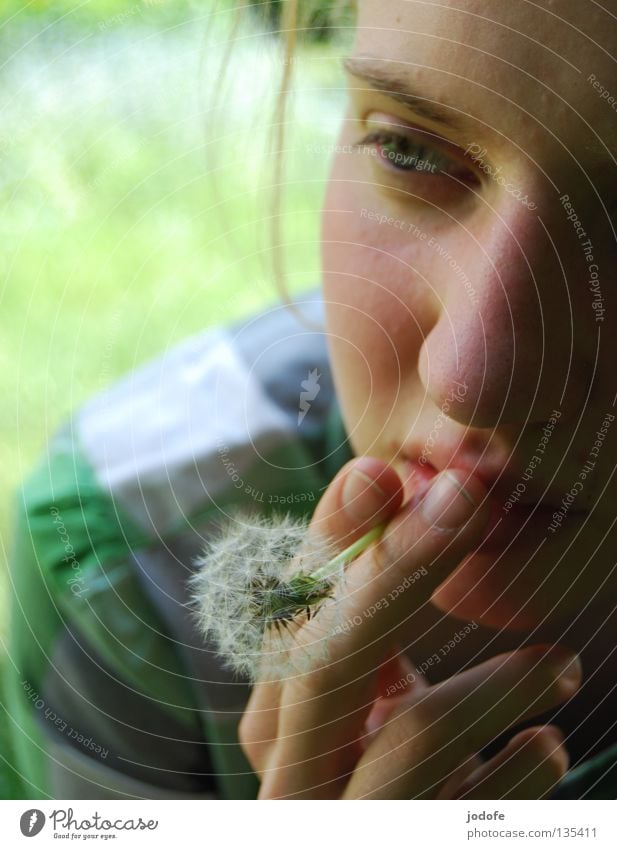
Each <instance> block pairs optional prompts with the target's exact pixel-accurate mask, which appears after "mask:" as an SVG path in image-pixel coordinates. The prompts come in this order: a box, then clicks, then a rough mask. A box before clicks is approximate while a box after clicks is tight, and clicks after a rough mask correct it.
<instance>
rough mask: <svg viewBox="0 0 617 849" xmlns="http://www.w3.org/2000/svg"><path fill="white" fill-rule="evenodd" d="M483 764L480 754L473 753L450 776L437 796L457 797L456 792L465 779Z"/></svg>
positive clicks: (438, 797)
mask: <svg viewBox="0 0 617 849" xmlns="http://www.w3.org/2000/svg"><path fill="white" fill-rule="evenodd" d="M482 765H483V761H482V760H481V758H480V757H479V756H478V755H471V757H469V758H467V760H465V761H463V763H462V764H461V765H460V766H458V767H457V768H456V769H455V770H454V771H453V772H452V773H451V774H450V775H449V776H448V778H447V779H446V781H445V783H444V784H443V786H442V787H441V789H440V790H439V792H438V793H437V795H436V796H435V798H436V799H455V798H456V792H457V790H458V789H459V788H460V787H461V786H462V785H463V783H464V781H465V780H466V779H467V778H469V776H470V775H472V774H473V773H474V772H475V771H476V770H477V769H478V768H479V767H481V766H482Z"/></svg>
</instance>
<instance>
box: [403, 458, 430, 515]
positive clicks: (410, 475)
mask: <svg viewBox="0 0 617 849" xmlns="http://www.w3.org/2000/svg"><path fill="white" fill-rule="evenodd" d="M402 467H403V474H402V476H401V477H402V481H403V484H404V490H403V491H404V498H403V504H407V503H408V502H409V501H411V500H412V499H413V498H415V497H416V496H417V495H418V494H419V493H420V492H421V491H422V490H424V489H425V486H426V484H427V483H428V481H430V480H432V479H433V478H434V477H435V475H437V474H438V472H437V469H436V468H435V467H434V466H432V465H431V464H430V463H419V462H418V461H417V460H409V459H407V458H406V457H403V458H402Z"/></svg>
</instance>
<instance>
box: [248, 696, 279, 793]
mask: <svg viewBox="0 0 617 849" xmlns="http://www.w3.org/2000/svg"><path fill="white" fill-rule="evenodd" d="M280 699H281V683H280V682H279V681H265V682H260V683H257V684H255V685H254V687H253V688H252V690H251V695H250V696H249V699H248V702H247V703H246V707H245V709H244V713H243V714H242V717H241V719H240V723H239V725H238V740H239V742H240V745H241V746H242V750H243V752H244V754H245V755H246V758H247V760H248V762H249V763H250V765H251V767H252V769H253V771H254V772H255V774H256V775H258V776H259V777H260V778H261V776H262V774H263V771H264V769H265V767H266V764H267V762H268V758H269V756H270V752H271V750H272V747H273V746H274V744H275V742H276V737H277V727H278V713H279V703H280Z"/></svg>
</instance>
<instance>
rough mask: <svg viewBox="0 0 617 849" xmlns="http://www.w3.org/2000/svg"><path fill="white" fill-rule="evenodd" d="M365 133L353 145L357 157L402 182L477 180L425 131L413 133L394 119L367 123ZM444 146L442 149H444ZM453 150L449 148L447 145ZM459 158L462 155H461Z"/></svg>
mask: <svg viewBox="0 0 617 849" xmlns="http://www.w3.org/2000/svg"><path fill="white" fill-rule="evenodd" d="M367 125H368V130H369V131H368V133H367V134H366V135H365V136H364V137H363V138H362V139H360V140H359V141H357V142H356V143H355V145H354V148H355V149H356V151H357V152H358V153H365V154H368V155H370V156H372V157H373V158H374V159H375V160H376V161H377V162H378V164H379V165H380V166H381V167H383V168H387V169H388V170H390V171H391V172H394V173H395V174H397V175H398V176H401V177H403V178H405V177H409V178H413V177H414V176H421V175H424V176H428V177H434V178H439V177H442V178H443V177H446V178H447V177H454V178H456V179H457V180H460V181H462V182H465V183H474V184H478V182H479V180H478V178H477V176H476V174H475V173H474V171H472V170H470V168H469V167H468V165H466V164H465V163H463V162H462V161H459V159H458V158H457V156H456V155H455V154H454V153H453V154H452V155H450V154H449V153H447V152H446V151H445V150H444V149H442V147H441V146H440V144H439V143H438V142H436V141H434V140H435V138H436V137H435V135H434V134H433V133H429V132H427V131H426V130H412V129H411V128H406V127H402V126H401V124H398V123H396V119H388V118H386V119H385V120H377V119H373V120H368V121H367ZM447 144H448V143H447V142H443V145H444V146H445V145H447ZM450 147H452V145H450ZM461 157H462V154H461Z"/></svg>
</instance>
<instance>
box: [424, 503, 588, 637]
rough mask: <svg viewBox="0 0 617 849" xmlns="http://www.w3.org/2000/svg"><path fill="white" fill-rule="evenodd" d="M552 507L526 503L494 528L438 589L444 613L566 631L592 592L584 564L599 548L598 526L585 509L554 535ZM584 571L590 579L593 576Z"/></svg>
mask: <svg viewBox="0 0 617 849" xmlns="http://www.w3.org/2000/svg"><path fill="white" fill-rule="evenodd" d="M547 513H550V511H548V510H545V509H543V508H540V509H538V510H535V511H534V512H533V513H530V511H529V510H528V509H521V511H519V513H518V514H510V515H509V516H507V518H505V519H503V520H502V522H501V523H500V525H499V528H498V535H496V536H495V537H494V538H492V537H491V535H490V533H489V535H488V536H487V537H486V538H485V540H484V541H483V542H482V543H481V544H480V545H479V546H478V547H477V548H476V549H475V551H473V552H472V553H471V554H470V555H469V556H468V557H467V558H466V559H465V560H463V562H462V563H461V564H460V566H459V567H458V568H457V569H456V570H455V571H454V572H453V573H452V574H451V575H450V577H449V578H448V579H447V580H446V581H444V582H443V584H441V586H439V587H438V588H437V589H436V590H435V592H434V593H433V596H432V599H431V601H432V603H433V604H434V605H435V606H436V607H437V608H438V609H439V610H440V611H441V612H442V613H446V614H448V615H451V616H454V617H456V618H458V619H465V620H467V621H469V620H474V621H475V622H477V623H478V624H479V625H484V626H486V627H488V628H493V629H498V630H506V631H534V632H535V634H536V635H538V634H539V633H543V634H545V635H548V634H549V633H552V632H553V631H554V632H555V633H560V632H563V630H564V627H567V626H568V624H569V623H570V622H572V621H573V620H574V618H575V617H576V616H578V615H579V614H580V612H581V599H584V598H586V595H585V592H584V587H583V583H582V578H581V568H580V566H581V563H584V562H585V561H586V560H587V559H588V556H589V551H590V550H593V549H592V548H590V545H591V542H590V536H593V532H594V529H593V528H589V524H588V523H587V526H586V522H585V520H586V519H587V518H588V516H587V515H586V514H582V515H578V516H572V517H571V519H570V520H569V524H568V526H567V527H563V528H561V529H560V531H559V532H558V533H557V534H555V535H554V536H552V535H551V534H550V533H547V530H546V528H547ZM549 518H550V517H549ZM489 527H490V526H489ZM585 551H586V552H587V554H586V555H585V554H584V552H585ZM584 577H585V579H586V580H585V584H587V582H588V579H589V576H588V575H585V576H584Z"/></svg>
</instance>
